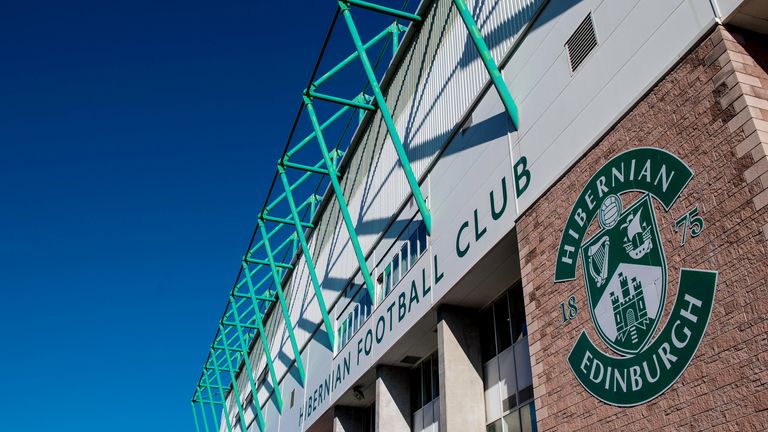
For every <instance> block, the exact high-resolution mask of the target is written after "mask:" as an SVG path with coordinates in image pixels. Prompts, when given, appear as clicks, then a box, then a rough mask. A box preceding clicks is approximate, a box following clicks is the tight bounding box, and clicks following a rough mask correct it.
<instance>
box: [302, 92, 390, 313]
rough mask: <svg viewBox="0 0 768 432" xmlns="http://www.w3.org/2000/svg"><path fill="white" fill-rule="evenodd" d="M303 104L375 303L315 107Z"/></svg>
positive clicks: (309, 102) (308, 100) (368, 273)
mask: <svg viewBox="0 0 768 432" xmlns="http://www.w3.org/2000/svg"><path fill="white" fill-rule="evenodd" d="M304 106H305V107H306V109H307V114H309V119H310V121H311V122H312V127H313V128H314V129H315V136H316V137H317V144H318V146H319V147H320V152H322V153H323V161H325V165H326V168H327V169H328V172H330V173H331V175H330V176H328V178H329V179H331V187H332V188H333V193H334V194H335V195H336V200H337V201H338V202H339V210H340V211H341V216H342V218H343V219H344V225H345V226H346V227H347V232H348V233H349V239H350V241H351V243H352V249H354V251H355V256H356V257H357V263H358V264H359V265H360V272H361V273H362V274H363V279H364V280H365V286H366V288H367V289H368V295H370V296H371V302H372V303H374V304H375V302H376V300H375V299H376V290H375V286H374V284H373V279H372V278H371V271H370V270H369V269H368V264H367V263H366V262H365V255H363V250H362V248H361V247H360V240H359V239H358V238H357V231H355V224H354V223H353V222H352V217H351V216H350V215H349V210H348V208H347V200H346V199H345V198H344V191H343V190H342V189H341V185H340V184H339V179H338V176H337V175H336V166H335V165H334V164H333V163H332V162H331V155H330V153H329V152H328V147H327V146H326V144H325V138H324V137H323V131H322V130H320V122H319V121H318V120H317V114H315V108H314V106H313V105H312V99H310V98H309V97H307V96H304Z"/></svg>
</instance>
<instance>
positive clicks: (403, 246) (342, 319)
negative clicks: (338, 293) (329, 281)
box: [332, 220, 427, 353]
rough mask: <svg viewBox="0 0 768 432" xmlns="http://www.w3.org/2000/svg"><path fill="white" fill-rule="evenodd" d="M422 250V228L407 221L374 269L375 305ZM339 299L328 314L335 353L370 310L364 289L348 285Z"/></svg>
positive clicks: (424, 231) (424, 236)
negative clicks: (333, 322)
mask: <svg viewBox="0 0 768 432" xmlns="http://www.w3.org/2000/svg"><path fill="white" fill-rule="evenodd" d="M426 250H427V227H426V225H425V224H424V222H423V221H420V220H414V221H411V223H410V224H409V226H408V228H406V229H405V230H404V231H403V233H402V234H401V236H400V238H398V239H397V240H396V241H395V242H394V243H393V245H392V247H391V248H390V249H389V251H388V252H387V255H386V256H385V259H384V260H382V261H381V262H380V263H379V267H377V269H378V271H377V272H376V293H375V296H376V304H380V303H381V301H382V300H383V299H384V297H386V296H387V295H389V293H391V292H392V290H393V289H394V288H395V287H396V286H397V283H398V282H400V280H402V279H403V278H404V277H405V274H406V273H407V272H408V270H410V268H411V267H413V265H414V264H416V261H418V259H419V258H420V257H421V256H422V255H423V254H424V252H426ZM381 266H383V268H382V267H381ZM343 297H344V298H342V299H340V300H339V301H338V303H337V304H336V306H334V308H333V312H332V313H333V314H334V315H335V319H336V327H335V331H336V347H335V348H336V353H338V352H339V351H340V350H341V349H342V348H343V347H344V346H346V344H347V343H349V341H350V340H351V339H352V337H353V336H354V335H355V333H356V332H357V331H358V330H359V329H360V327H362V325H363V324H364V323H365V321H366V320H367V319H368V317H369V316H370V315H371V312H372V310H373V304H372V303H371V301H370V297H369V296H368V291H367V289H366V287H365V285H355V284H350V285H349V286H347V288H346V289H345V290H344V294H343Z"/></svg>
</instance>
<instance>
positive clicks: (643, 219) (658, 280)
mask: <svg viewBox="0 0 768 432" xmlns="http://www.w3.org/2000/svg"><path fill="white" fill-rule="evenodd" d="M615 196H616V195H609V197H615ZM608 201H614V200H608ZM604 202H605V201H604ZM619 202H620V201H619ZM619 208H620V206H619ZM608 209H609V210H608V211H610V212H612V213H611V214H612V215H613V216H612V217H611V218H612V219H614V221H613V222H614V223H611V224H606V223H605V222H604V221H603V219H604V216H603V214H604V213H605V211H606V210H605V208H604V207H601V209H600V211H599V213H598V214H599V216H600V225H601V229H600V231H598V232H597V234H595V235H594V236H592V238H591V239H589V240H587V241H586V242H585V243H584V245H583V246H582V248H581V259H582V268H583V269H584V282H585V285H586V287H587V298H588V299H589V311H590V313H591V314H592V320H593V321H594V323H595V327H596V328H597V330H598V334H599V335H600V337H601V338H602V339H603V341H604V342H605V343H606V344H608V346H610V347H611V348H612V349H613V350H614V351H616V352H618V353H620V354H634V353H637V352H639V351H640V350H641V349H643V348H644V347H645V346H646V345H647V343H648V341H649V339H650V337H651V335H652V334H653V332H654V330H656V327H657V325H658V323H659V319H660V318H661V311H662V309H663V306H664V299H665V298H666V295H667V265H666V260H665V259H664V250H663V249H662V245H661V239H660V236H659V228H658V226H657V224H656V217H655V215H654V211H653V206H652V204H651V200H650V197H649V196H648V195H645V196H643V198H641V199H639V200H637V201H636V202H635V203H633V204H632V205H631V206H629V208H627V209H626V210H625V211H624V212H621V210H619V211H618V212H616V211H615V209H616V206H610V207H608ZM609 220H610V219H609ZM606 225H608V226H606Z"/></svg>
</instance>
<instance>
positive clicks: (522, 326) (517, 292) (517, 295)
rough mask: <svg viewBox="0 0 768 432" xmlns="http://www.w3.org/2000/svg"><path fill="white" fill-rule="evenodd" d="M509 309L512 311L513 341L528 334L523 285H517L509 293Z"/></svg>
mask: <svg viewBox="0 0 768 432" xmlns="http://www.w3.org/2000/svg"><path fill="white" fill-rule="evenodd" d="M509 310H510V311H511V313H512V317H511V320H512V342H516V341H517V340H518V339H520V338H521V337H523V336H527V335H528V327H527V326H526V323H525V302H524V301H523V288H522V285H519V284H518V285H516V286H515V287H514V288H512V290H511V291H510V293H509Z"/></svg>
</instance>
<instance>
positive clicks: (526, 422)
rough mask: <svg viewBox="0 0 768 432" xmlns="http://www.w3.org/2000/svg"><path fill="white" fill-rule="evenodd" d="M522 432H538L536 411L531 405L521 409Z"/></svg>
mask: <svg viewBox="0 0 768 432" xmlns="http://www.w3.org/2000/svg"><path fill="white" fill-rule="evenodd" d="M520 422H521V423H522V432H536V430H537V429H536V409H535V408H534V407H533V404H532V403H530V404H528V405H526V406H524V407H523V408H521V409H520Z"/></svg>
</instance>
